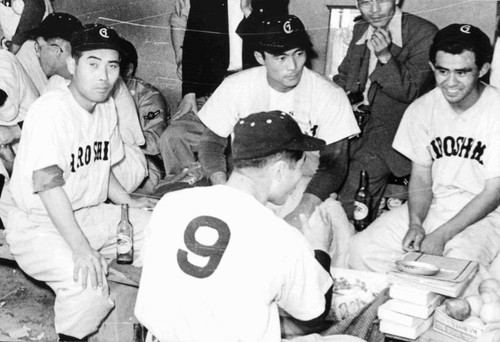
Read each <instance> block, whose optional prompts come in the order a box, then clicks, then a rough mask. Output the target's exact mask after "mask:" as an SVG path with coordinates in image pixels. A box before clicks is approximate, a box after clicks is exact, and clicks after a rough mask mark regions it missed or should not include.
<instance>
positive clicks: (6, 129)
mask: <svg viewBox="0 0 500 342" xmlns="http://www.w3.org/2000/svg"><path fill="white" fill-rule="evenodd" d="M20 137H21V128H19V126H17V125H15V126H0V145H6V144H12V143H15V142H17V141H18V140H19V138H20Z"/></svg>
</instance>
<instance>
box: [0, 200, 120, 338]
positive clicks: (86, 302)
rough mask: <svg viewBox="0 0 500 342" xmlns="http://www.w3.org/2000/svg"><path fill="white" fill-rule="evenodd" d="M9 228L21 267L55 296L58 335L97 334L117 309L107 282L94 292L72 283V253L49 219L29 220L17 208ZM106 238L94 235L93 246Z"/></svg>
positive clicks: (80, 336) (9, 238)
mask: <svg viewBox="0 0 500 342" xmlns="http://www.w3.org/2000/svg"><path fill="white" fill-rule="evenodd" d="M8 226H9V229H8V230H7V242H8V243H9V245H10V250H11V252H12V254H13V255H14V257H15V259H16V261H17V263H18V264H19V266H20V267H21V268H22V269H23V270H24V271H25V272H26V273H27V274H29V275H30V276H32V277H33V278H35V279H37V280H40V281H43V282H45V283H47V285H48V286H50V287H51V288H52V290H53V291H54V292H55V294H56V300H55V304H54V312H55V322H54V324H55V330H56V332H57V333H62V334H66V335H70V336H75V337H77V338H82V337H85V336H87V335H89V334H91V333H93V332H95V331H96V330H97V329H98V327H99V325H100V324H101V322H102V320H103V319H104V318H105V317H106V315H107V314H108V313H109V311H110V310H111V309H112V308H113V306H114V303H113V301H112V300H111V299H110V298H109V288H108V283H107V281H106V280H104V284H103V286H102V287H98V288H97V289H96V290H94V289H93V288H92V286H90V285H89V286H87V288H86V289H84V288H83V287H82V286H81V280H79V281H78V282H75V281H74V280H73V270H74V262H73V253H72V251H71V249H70V248H69V246H68V244H67V243H66V242H65V241H64V239H63V238H62V236H61V235H60V234H59V232H58V231H57V229H56V228H55V227H54V226H53V225H52V223H51V222H50V219H48V218H47V217H45V218H44V217H33V216H31V217H28V215H27V214H26V213H24V212H22V211H20V210H18V209H14V210H12V211H11V212H10V213H9V218H8ZM96 229H102V226H101V227H96ZM105 235H106V234H105V232H104V231H101V232H98V233H97V234H94V243H98V242H99V241H98V240H99V239H98V238H97V237H98V236H101V237H102V238H104V237H105ZM100 242H101V243H104V242H105V241H104V239H102V240H101V241H100ZM88 284H90V279H89V280H88Z"/></svg>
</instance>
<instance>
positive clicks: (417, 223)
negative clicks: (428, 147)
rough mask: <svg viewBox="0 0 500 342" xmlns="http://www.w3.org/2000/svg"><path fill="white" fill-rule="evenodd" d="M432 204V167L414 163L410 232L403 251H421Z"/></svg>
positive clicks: (409, 202)
mask: <svg viewBox="0 0 500 342" xmlns="http://www.w3.org/2000/svg"><path fill="white" fill-rule="evenodd" d="M431 202H432V173H431V166H422V165H419V164H417V163H412V168H411V177H410V184H409V198H408V209H409V215H410V224H409V227H408V232H407V233H406V235H405V237H404V238H403V242H402V244H403V250H404V251H406V252H409V251H419V250H420V246H421V243H422V240H423V239H424V238H425V231H424V229H423V228H422V223H423V222H424V220H425V218H426V217H427V213H428V212H429V208H430V206H431Z"/></svg>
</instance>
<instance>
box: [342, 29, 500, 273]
mask: <svg viewBox="0 0 500 342" xmlns="http://www.w3.org/2000/svg"><path fill="white" fill-rule="evenodd" d="M491 57H492V47H491V44H490V41H489V39H488V36H486V34H484V33H483V32H482V31H481V30H480V29H478V28H476V27H474V26H472V25H466V24H452V25H450V26H447V27H445V28H444V29H442V30H441V31H439V32H438V33H437V34H436V36H435V38H434V41H433V44H432V46H431V49H430V61H431V65H432V69H433V70H434V77H435V79H436V84H437V88H436V89H434V90H432V91H431V92H429V93H428V94H426V95H424V96H422V97H421V98H419V99H418V100H416V101H415V102H414V103H413V104H411V105H410V107H408V109H407V111H406V112H405V114H404V116H403V119H402V121H401V124H400V126H399V129H398V131H397V134H396V137H395V139H394V143H393V146H394V148H395V149H396V150H397V151H399V152H401V153H402V154H403V155H405V156H407V157H408V158H409V159H410V160H411V161H412V172H411V178H410V184H409V200H408V203H407V204H405V205H403V206H401V207H399V208H397V209H395V210H391V211H389V212H388V213H386V214H382V216H380V217H379V218H378V219H377V220H376V221H375V222H373V223H372V224H371V225H370V226H369V227H368V228H367V229H366V230H365V231H363V232H361V233H359V234H357V235H356V236H355V237H354V239H353V240H352V243H351V248H350V251H351V256H350V261H349V263H350V266H351V267H353V268H356V269H363V270H370V271H376V272H385V271H387V270H389V269H390V268H391V267H392V266H393V264H394V261H395V260H397V259H400V258H401V257H402V256H403V253H404V252H408V251H420V252H423V253H428V254H435V255H444V256H449V257H456V258H460V259H467V260H475V261H478V262H479V263H480V265H482V266H484V267H483V268H481V269H482V270H485V267H488V265H489V263H490V262H491V261H492V260H493V259H494V258H495V256H497V255H498V252H499V251H500V228H499V227H500V209H499V208H498V205H499V204H500V116H499V115H498V112H499V111H500V92H499V91H498V90H497V89H496V88H493V87H491V86H489V85H487V84H485V83H483V82H481V81H480V78H481V77H482V76H484V75H485V74H486V73H487V72H488V70H489V67H490V61H491Z"/></svg>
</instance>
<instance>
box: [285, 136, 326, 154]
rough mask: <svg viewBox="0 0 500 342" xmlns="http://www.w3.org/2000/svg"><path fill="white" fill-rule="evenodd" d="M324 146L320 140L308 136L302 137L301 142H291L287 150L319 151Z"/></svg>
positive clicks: (323, 142)
mask: <svg viewBox="0 0 500 342" xmlns="http://www.w3.org/2000/svg"><path fill="white" fill-rule="evenodd" d="M325 146H326V143H325V141H324V140H322V139H318V138H313V137H310V136H308V135H305V134H304V135H303V136H302V139H301V140H296V141H294V142H292V144H290V145H289V146H287V149H289V150H292V151H320V150H322V149H323V148H324V147H325Z"/></svg>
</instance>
